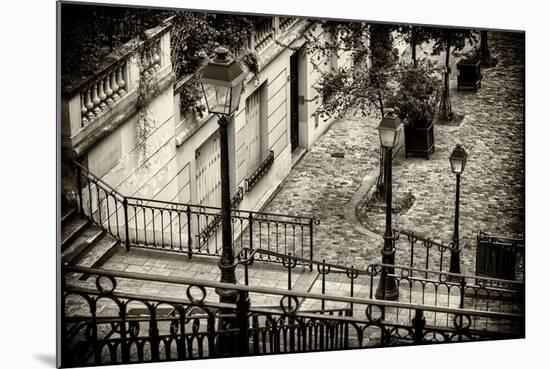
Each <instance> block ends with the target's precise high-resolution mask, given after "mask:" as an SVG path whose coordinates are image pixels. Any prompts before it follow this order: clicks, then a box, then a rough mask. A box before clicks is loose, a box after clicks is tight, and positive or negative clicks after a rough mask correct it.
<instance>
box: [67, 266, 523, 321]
mask: <svg viewBox="0 0 550 369" xmlns="http://www.w3.org/2000/svg"><path fill="white" fill-rule="evenodd" d="M63 272H64V273H67V272H71V273H83V274H88V275H101V276H107V277H114V278H116V277H118V278H124V279H133V280H142V281H148V282H159V283H170V284H178V285H190V286H199V285H200V286H203V287H208V288H213V289H218V290H236V291H245V292H248V293H260V294H267V295H279V296H293V297H298V298H304V299H313V300H328V299H330V300H331V301H335V302H344V303H352V304H359V305H361V304H363V305H376V306H384V307H393V308H401V309H423V310H424V311H433V312H440V313H450V314H459V315H462V314H468V315H475V316H482V317H487V318H502V317H508V318H521V317H523V314H517V313H501V312H493V311H478V310H472V309H458V308H446V307H440V306H433V305H421V304H412V303H407V302H395V301H389V300H377V299H368V298H362V297H343V296H338V295H326V294H318V293H312V292H296V291H292V290H284V289H278V288H271V287H262V286H243V285H238V284H231V283H223V282H214V281H208V280H203V279H194V278H187V277H170V276H159V275H150V274H146V273H135V272H124V271H113V270H106V269H97V268H87V267H82V266H65V267H63ZM70 289H74V290H89V289H86V288H83V287H70V288H68V290H70ZM111 294H112V295H113V296H119V297H121V296H127V297H129V298H143V297H146V298H150V296H147V295H144V294H135V293H116V292H112V293H111ZM152 300H157V298H152ZM158 300H159V301H162V302H174V303H182V302H189V300H187V299H182V298H162V299H158ZM203 303H204V304H205V305H211V306H216V307H223V308H231V307H233V308H235V307H236V305H235V304H231V303H219V302H209V301H208V302H206V300H204V301H203Z"/></svg>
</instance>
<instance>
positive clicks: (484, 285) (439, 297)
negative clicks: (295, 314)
mask: <svg viewBox="0 0 550 369" xmlns="http://www.w3.org/2000/svg"><path fill="white" fill-rule="evenodd" d="M260 255H264V257H263V258H262V257H260ZM267 258H269V260H271V261H275V262H278V263H280V264H281V265H282V266H283V267H284V268H285V269H286V270H287V289H288V290H292V289H293V283H294V282H295V281H296V279H297V276H296V274H295V273H293V270H294V269H295V268H296V266H297V265H298V264H300V263H301V264H304V263H305V262H306V261H307V260H300V259H299V258H297V257H294V256H292V255H283V254H279V253H275V252H272V251H267V250H261V249H255V250H251V249H248V248H243V249H242V250H241V255H240V258H239V259H240V261H239V263H240V264H242V265H243V266H244V284H245V285H246V286H248V285H249V274H250V270H249V269H250V268H251V266H252V265H253V263H254V262H256V261H257V260H261V259H267ZM310 262H311V264H312V265H313V266H314V267H315V269H316V270H317V272H318V273H319V276H318V278H317V281H316V282H315V283H314V284H313V286H311V287H310V290H311V291H315V292H318V293H319V294H321V295H327V294H328V295H334V294H341V295H347V296H349V297H364V298H369V299H374V298H375V292H376V288H377V286H378V284H379V279H380V278H381V277H382V276H383V275H386V276H387V277H389V278H394V279H395V280H396V283H397V285H398V287H399V301H401V302H403V301H406V302H409V303H417V304H422V305H430V306H442V307H446V308H460V309H463V308H467V309H472V310H476V311H488V312H489V311H492V312H514V313H517V312H520V313H523V303H522V302H523V299H524V284H523V283H522V282H515V281H508V280H501V279H495V278H484V277H479V276H472V275H465V274H453V273H448V272H442V271H433V270H425V269H418V268H412V267H408V266H399V265H388V264H371V265H369V266H368V267H367V268H366V269H357V268H355V267H353V266H351V267H347V266H343V265H336V264H331V263H327V262H325V260H323V261H315V260H312V261H310ZM390 267H393V269H394V272H393V273H391V274H389V273H387V270H391V269H390ZM384 269H386V270H384ZM306 305H308V306H309V308H310V309H319V310H320V311H323V310H325V309H327V307H330V308H334V306H328V305H327V304H326V302H325V300H323V299H321V300H320V301H318V304H317V305H311V304H309V303H306ZM339 308H343V307H342V306H339ZM345 308H347V310H348V314H350V315H353V313H354V307H353V305H350V306H347V307H345ZM404 313H411V312H410V311H404V312H401V311H399V310H397V311H396V315H395V319H397V321H401V320H403V319H405V320H406V321H410V319H412V316H411V315H408V316H405V315H403V314H404ZM411 314H412V313H411ZM432 318H433V320H434V322H435V321H437V320H438V319H440V318H441V317H440V316H438V315H437V314H434V315H433V316H432ZM446 323H447V324H449V323H450V322H446ZM487 323H488V322H487V321H473V322H472V324H473V326H474V327H477V326H482V325H483V324H487Z"/></svg>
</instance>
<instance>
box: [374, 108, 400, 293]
mask: <svg viewBox="0 0 550 369" xmlns="http://www.w3.org/2000/svg"><path fill="white" fill-rule="evenodd" d="M400 127H401V120H400V119H399V117H397V115H395V114H394V112H393V109H387V114H386V115H385V116H384V117H383V118H382V120H381V121H380V124H379V125H378V133H379V134H380V145H381V146H382V147H383V148H384V177H385V178H384V182H385V183H384V187H385V191H386V231H385V232H384V247H383V248H382V263H383V264H391V265H393V264H394V263H395V248H394V243H395V240H394V237H393V232H392V226H391V210H392V204H391V202H392V189H391V179H392V178H391V177H392V156H393V155H392V151H393V148H394V147H395V146H396V145H397V140H398V132H399V129H400ZM393 273H394V268H393V267H388V268H386V267H382V274H381V276H380V280H379V282H378V288H377V289H376V294H375V297H376V298H377V299H385V300H397V299H398V298H399V288H398V286H397V283H396V281H395V278H393V277H389V276H388V274H393Z"/></svg>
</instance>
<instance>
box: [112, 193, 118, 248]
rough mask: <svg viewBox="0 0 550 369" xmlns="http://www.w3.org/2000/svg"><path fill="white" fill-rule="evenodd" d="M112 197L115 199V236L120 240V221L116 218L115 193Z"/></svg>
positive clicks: (116, 202)
mask: <svg viewBox="0 0 550 369" xmlns="http://www.w3.org/2000/svg"><path fill="white" fill-rule="evenodd" d="M113 199H114V200H115V218H116V236H117V238H118V239H119V240H120V222H119V219H118V202H119V200H118V199H117V197H116V195H114V196H113Z"/></svg>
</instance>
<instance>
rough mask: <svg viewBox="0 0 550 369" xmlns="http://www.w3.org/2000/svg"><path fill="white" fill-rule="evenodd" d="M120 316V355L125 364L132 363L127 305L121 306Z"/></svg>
mask: <svg viewBox="0 0 550 369" xmlns="http://www.w3.org/2000/svg"><path fill="white" fill-rule="evenodd" d="M119 315H120V354H121V358H122V362H123V363H129V362H130V346H129V345H128V339H127V337H126V304H120V305H119Z"/></svg>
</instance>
